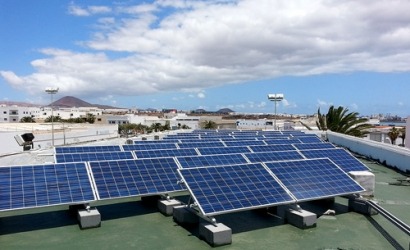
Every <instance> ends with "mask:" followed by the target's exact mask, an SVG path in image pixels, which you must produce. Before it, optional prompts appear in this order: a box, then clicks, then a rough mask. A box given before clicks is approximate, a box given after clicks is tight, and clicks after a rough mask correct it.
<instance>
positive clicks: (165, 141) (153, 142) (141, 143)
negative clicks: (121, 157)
mask: <svg viewBox="0 0 410 250" xmlns="http://www.w3.org/2000/svg"><path fill="white" fill-rule="evenodd" d="M177 142H179V140H178V139H176V138H172V139H167V138H163V139H162V140H153V141H148V140H145V141H134V143H133V144H135V145H145V144H159V143H177Z"/></svg>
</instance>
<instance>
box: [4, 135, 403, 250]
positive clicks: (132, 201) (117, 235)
mask: <svg viewBox="0 0 410 250" xmlns="http://www.w3.org/2000/svg"><path fill="white" fill-rule="evenodd" d="M103 143H104V144H105V145H106V144H107V142H103ZM108 143H109V144H116V143H119V141H118V140H117V141H111V142H108ZM51 154H52V151H51V150H42V151H27V152H23V153H20V154H18V155H12V156H6V157H1V158H0V166H4V165H28V164H39V163H44V162H52V161H53V157H52V156H51ZM361 161H363V162H364V163H365V164H366V165H367V166H368V167H369V168H370V169H371V171H372V172H373V173H374V174H375V176H376V187H375V197H374V200H376V201H378V203H379V204H380V205H381V206H382V207H383V208H385V209H387V210H388V211H390V212H391V213H392V214H393V215H395V216H396V217H398V218H399V219H400V220H402V221H403V222H405V223H406V224H410V213H409V211H410V195H409V194H410V186H404V185H393V184H395V183H398V180H400V179H405V178H406V176H404V175H402V174H401V173H398V172H396V171H394V170H392V169H388V168H386V167H384V166H382V165H380V164H378V163H375V162H371V161H368V160H365V159H361ZM173 196H174V197H176V198H177V199H180V200H182V201H187V199H188V193H187V192H180V193H177V194H173ZM347 202H348V201H347V199H345V198H342V197H337V198H336V199H335V203H326V202H320V201H312V202H307V203H302V204H301V207H302V208H304V209H306V210H309V211H312V212H314V213H316V214H317V215H318V220H317V226H316V227H315V228H310V229H305V230H302V229H299V228H296V227H294V226H292V225H290V224H283V222H282V221H281V219H280V218H278V217H276V216H274V215H271V214H269V213H266V210H263V212H262V211H261V210H250V211H244V212H237V213H231V214H224V215H219V216H216V217H215V218H216V220H217V221H218V222H221V223H224V224H225V225H227V226H228V227H230V228H231V229H232V232H233V235H232V244H231V245H226V246H222V247H218V249H408V248H409V242H410V237H409V236H408V235H406V234H405V233H403V232H402V231H400V230H399V229H398V228H396V227H394V226H393V225H392V224H391V223H390V222H389V221H387V220H386V219H385V218H384V217H383V216H381V215H374V216H371V217H368V216H364V215H362V214H358V213H355V212H349V210H348V207H347ZM91 205H92V206H93V207H97V208H98V210H99V212H100V213H101V217H102V223H101V227H99V228H93V229H86V230H81V229H80V227H79V225H78V222H77V219H76V217H75V216H74V215H71V214H70V213H69V211H68V206H54V207H45V208H36V209H24V210H15V211H7V212H1V213H0V246H1V249H28V248H30V249H73V248H81V249H84V248H90V249H97V248H98V249H118V248H121V249H129V248H137V249H210V248H212V247H211V246H210V245H208V243H206V242H205V241H204V240H202V239H200V238H199V232H198V228H197V227H191V228H189V227H188V228H186V227H182V226H180V225H179V224H177V223H176V222H174V221H173V219H172V216H171V217H167V216H164V215H163V214H161V213H160V212H159V211H158V209H157V207H156V204H150V203H146V202H142V201H141V199H140V198H126V199H117V200H109V201H98V202H95V203H92V204H91ZM328 209H333V210H335V212H336V215H335V216H331V215H323V213H324V212H325V211H327V210H328Z"/></svg>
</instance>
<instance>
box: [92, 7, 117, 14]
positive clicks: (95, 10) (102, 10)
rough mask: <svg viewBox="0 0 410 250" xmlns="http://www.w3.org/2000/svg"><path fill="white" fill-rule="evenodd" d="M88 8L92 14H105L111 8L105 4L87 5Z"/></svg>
mask: <svg viewBox="0 0 410 250" xmlns="http://www.w3.org/2000/svg"><path fill="white" fill-rule="evenodd" d="M88 10H89V11H90V12H91V13H92V14H105V13H110V12H111V11H112V10H111V8H110V7H107V6H89V7H88Z"/></svg>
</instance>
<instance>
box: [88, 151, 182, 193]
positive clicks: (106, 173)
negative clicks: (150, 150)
mask: <svg viewBox="0 0 410 250" xmlns="http://www.w3.org/2000/svg"><path fill="white" fill-rule="evenodd" d="M89 164H90V167H91V170H92V172H93V176H94V180H95V184H96V186H97V191H98V197H99V199H113V198H122V197H130V196H142V195H153V194H164V193H170V192H175V191H181V190H184V189H183V187H181V185H178V184H177V182H178V180H180V178H179V176H178V174H177V168H178V166H177V164H176V162H175V161H174V160H173V158H157V159H139V160H121V161H98V162H90V163H89Z"/></svg>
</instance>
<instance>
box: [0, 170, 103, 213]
mask: <svg viewBox="0 0 410 250" xmlns="http://www.w3.org/2000/svg"><path fill="white" fill-rule="evenodd" d="M94 200H96V197H95V194H94V191H93V188H92V184H91V181H90V179H89V177H88V172H87V168H86V165H85V163H67V164H45V165H26V166H11V167H0V211H5V210H12V209H13V210H14V209H23V208H35V207H43V206H52V205H60V204H75V203H87V202H90V201H94Z"/></svg>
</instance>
